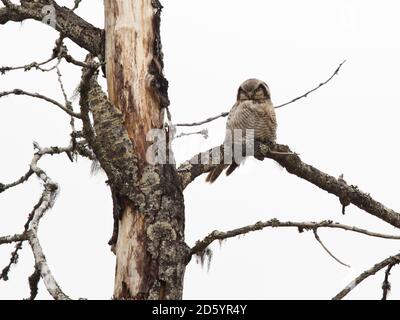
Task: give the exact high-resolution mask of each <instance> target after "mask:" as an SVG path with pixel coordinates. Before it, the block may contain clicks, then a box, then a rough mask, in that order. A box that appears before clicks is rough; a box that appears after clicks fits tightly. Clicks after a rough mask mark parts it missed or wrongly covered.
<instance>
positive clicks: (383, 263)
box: [332, 254, 400, 300]
mask: <svg viewBox="0 0 400 320" xmlns="http://www.w3.org/2000/svg"><path fill="white" fill-rule="evenodd" d="M398 263H400V254H397V255H395V256H391V257H389V258H387V259H385V260H383V261H381V262H379V263H377V264H376V265H374V266H373V267H372V268H370V269H368V270H366V271H364V272H363V273H361V274H360V275H359V276H358V277H357V278H355V279H354V280H353V281H352V282H350V283H349V284H348V285H347V286H346V288H344V289H343V290H342V291H340V292H339V293H338V294H337V295H336V296H334V297H333V298H332V300H341V299H343V298H344V297H345V296H346V295H347V294H348V293H349V292H350V291H352V290H353V289H354V288H355V287H357V286H358V285H359V284H360V283H361V282H363V281H364V280H365V279H367V278H368V277H370V276H373V275H374V274H375V273H377V272H378V271H380V270H381V269H383V268H385V267H386V266H388V265H390V264H398Z"/></svg>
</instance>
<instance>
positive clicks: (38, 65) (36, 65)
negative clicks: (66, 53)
mask: <svg viewBox="0 0 400 320" xmlns="http://www.w3.org/2000/svg"><path fill="white" fill-rule="evenodd" d="M54 59H56V57H51V58H49V59H47V60H45V61H43V62H39V63H38V62H32V63H29V64H26V65H24V66H18V67H0V74H5V73H6V72H7V71H14V70H24V71H29V70H31V69H36V70H40V71H42V72H49V71H51V70H53V69H54V68H55V67H51V68H47V69H46V68H42V66H43V65H46V64H48V63H49V62H51V61H53V60H54Z"/></svg>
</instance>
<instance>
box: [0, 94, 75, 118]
mask: <svg viewBox="0 0 400 320" xmlns="http://www.w3.org/2000/svg"><path fill="white" fill-rule="evenodd" d="M8 95H17V96H18V95H25V96H29V97H32V98H37V99H41V100H44V101H47V102H49V103H51V104H53V105H55V106H57V107H58V108H60V109H61V110H63V111H65V112H66V113H68V114H69V115H70V116H72V117H75V118H79V119H80V118H81V115H80V113H75V112H73V111H71V110H70V109H69V108H68V107H66V106H64V105H62V104H61V103H59V102H57V101H55V100H53V99H51V98H49V97H46V96H44V95H42V94H39V93H30V92H27V91H24V90H21V89H14V90H12V91H3V92H0V98H2V97H5V96H8Z"/></svg>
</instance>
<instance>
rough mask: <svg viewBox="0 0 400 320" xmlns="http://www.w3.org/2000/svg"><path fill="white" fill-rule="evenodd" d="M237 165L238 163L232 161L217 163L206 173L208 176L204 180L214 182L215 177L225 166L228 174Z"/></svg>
mask: <svg viewBox="0 0 400 320" xmlns="http://www.w3.org/2000/svg"><path fill="white" fill-rule="evenodd" d="M228 167H229V168H228ZM237 167H239V165H238V164H237V163H232V164H231V165H228V164H219V165H217V166H216V167H215V168H214V169H212V170H211V171H210V173H209V174H208V176H207V178H206V181H207V182H209V183H213V182H215V180H217V178H218V177H219V176H220V174H221V173H222V171H224V169H226V168H228V170H226V175H227V176H229V175H230V174H231V173H232V172H233V171H234V170H235V169H236V168H237Z"/></svg>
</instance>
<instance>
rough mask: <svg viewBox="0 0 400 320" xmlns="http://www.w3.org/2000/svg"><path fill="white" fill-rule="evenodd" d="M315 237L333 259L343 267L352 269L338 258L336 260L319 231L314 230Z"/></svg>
mask: <svg viewBox="0 0 400 320" xmlns="http://www.w3.org/2000/svg"><path fill="white" fill-rule="evenodd" d="M313 231H314V237H315V240H317V241H318V243H319V244H320V245H321V246H322V248H323V249H324V250H325V251H326V252H327V253H328V254H329V255H330V256H331V257H332V258H333V259H335V260H336V261H337V262H339V263H340V264H341V265H342V266H345V267H347V268H350V266H349V265H348V264H346V263H344V262H342V261H340V260H339V259H338V258H336V257H335V256H334V255H333V253H332V252H330V251H329V249H328V248H327V247H326V246H325V245H324V243H323V242H322V240H321V238H320V237H319V235H318V232H317V229H314V230H313Z"/></svg>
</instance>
